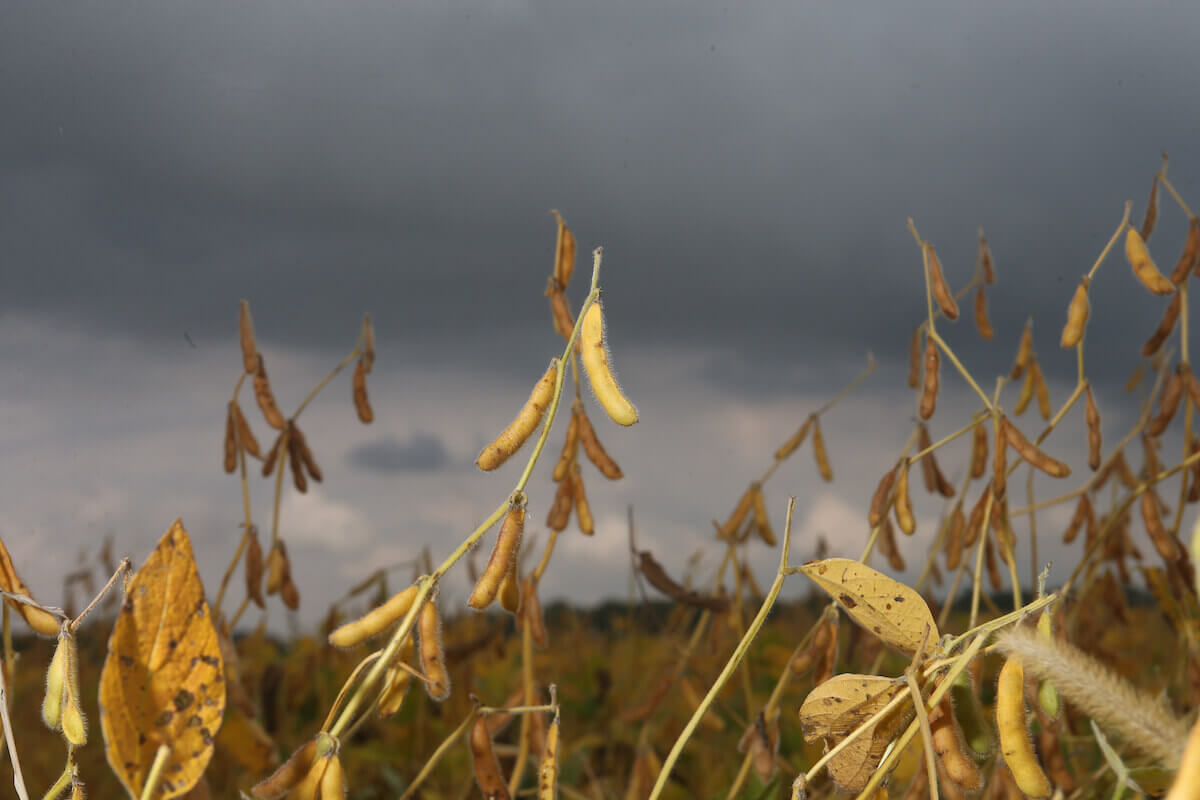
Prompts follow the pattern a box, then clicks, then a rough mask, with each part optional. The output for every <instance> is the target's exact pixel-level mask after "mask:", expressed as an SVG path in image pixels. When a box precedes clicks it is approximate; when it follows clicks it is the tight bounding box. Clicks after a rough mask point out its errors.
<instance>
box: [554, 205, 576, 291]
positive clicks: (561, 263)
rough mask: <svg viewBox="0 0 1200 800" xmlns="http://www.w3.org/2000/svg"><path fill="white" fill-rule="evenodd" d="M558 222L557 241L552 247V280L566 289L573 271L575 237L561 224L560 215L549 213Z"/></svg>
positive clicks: (564, 224) (565, 224)
mask: <svg viewBox="0 0 1200 800" xmlns="http://www.w3.org/2000/svg"><path fill="white" fill-rule="evenodd" d="M550 213H552V214H553V215H554V218H555V219H556V220H557V221H558V241H557V243H556V244H555V247H554V280H555V281H557V282H558V285H559V288H561V289H565V288H567V284H568V283H570V281H571V273H572V272H574V271H575V235H574V234H572V233H571V229H570V228H568V227H567V223H565V222H563V218H562V215H561V214H559V213H558V212H557V211H551V212H550Z"/></svg>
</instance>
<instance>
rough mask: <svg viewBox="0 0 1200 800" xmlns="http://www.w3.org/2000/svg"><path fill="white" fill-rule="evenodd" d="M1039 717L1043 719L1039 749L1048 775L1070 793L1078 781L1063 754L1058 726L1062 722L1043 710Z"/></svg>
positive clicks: (1064, 790)
mask: <svg viewBox="0 0 1200 800" xmlns="http://www.w3.org/2000/svg"><path fill="white" fill-rule="evenodd" d="M1038 717H1039V718H1040V719H1041V726H1040V730H1039V733H1038V750H1039V751H1040V752H1041V754H1042V761H1043V762H1044V763H1045V766H1046V775H1047V777H1049V778H1050V781H1051V783H1053V784H1054V785H1055V786H1057V787H1058V788H1059V789H1061V790H1062V792H1063V794H1070V793H1071V792H1073V791H1074V790H1075V786H1076V783H1075V777H1074V776H1073V775H1072V774H1071V770H1070V769H1068V768H1067V758H1066V756H1064V755H1063V749H1062V745H1061V744H1060V743H1059V740H1058V731H1057V728H1058V727H1059V725H1060V724H1061V722H1059V723H1056V722H1054V721H1052V720H1051V719H1050V718H1049V717H1047V716H1046V715H1045V714H1042V713H1041V712H1039V713H1038Z"/></svg>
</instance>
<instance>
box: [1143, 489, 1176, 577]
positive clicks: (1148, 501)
mask: <svg viewBox="0 0 1200 800" xmlns="http://www.w3.org/2000/svg"><path fill="white" fill-rule="evenodd" d="M1158 504H1159V498H1158V494H1157V493H1156V492H1155V491H1154V489H1153V488H1149V489H1147V490H1146V491H1145V492H1144V493H1143V494H1142V499H1141V507H1142V522H1144V523H1145V525H1146V533H1148V534H1149V535H1150V541H1152V542H1154V549H1155V550H1157V551H1158V554H1159V555H1160V556H1162V558H1163V560H1164V561H1175V560H1177V559H1178V558H1179V557H1180V555H1182V553H1181V551H1180V548H1179V545H1178V544H1177V543H1176V541H1175V537H1174V536H1172V535H1171V534H1170V533H1168V532H1167V529H1166V527H1165V526H1164V525H1163V521H1162V517H1160V516H1159V514H1158Z"/></svg>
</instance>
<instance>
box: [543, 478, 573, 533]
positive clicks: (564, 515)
mask: <svg viewBox="0 0 1200 800" xmlns="http://www.w3.org/2000/svg"><path fill="white" fill-rule="evenodd" d="M572 485H573V481H572V480H571V476H570V475H567V476H565V477H564V478H563V479H562V480H561V481H559V482H558V489H557V490H556V491H555V492H554V502H553V503H552V504H551V505H550V513H548V514H547V515H546V527H547V528H549V529H550V530H552V531H558V532H562V531H564V530H566V529H567V523H568V522H570V521H571V507H572V506H573V505H574V494H573V491H572Z"/></svg>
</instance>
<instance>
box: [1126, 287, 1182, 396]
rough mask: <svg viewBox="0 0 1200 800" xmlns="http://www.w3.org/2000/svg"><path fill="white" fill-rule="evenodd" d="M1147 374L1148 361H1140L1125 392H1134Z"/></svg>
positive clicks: (1127, 383)
mask: <svg viewBox="0 0 1200 800" xmlns="http://www.w3.org/2000/svg"><path fill="white" fill-rule="evenodd" d="M1175 297H1176V298H1178V297H1179V295H1175ZM1145 374H1146V362H1145V361H1139V362H1138V365H1137V366H1136V367H1134V368H1133V374H1131V375H1130V376H1129V379H1128V380H1127V381H1125V393H1126V394H1128V393H1130V392H1132V391H1133V390H1134V389H1136V388H1137V387H1138V384H1139V383H1141V382H1142V377H1143V376H1144V375H1145Z"/></svg>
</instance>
